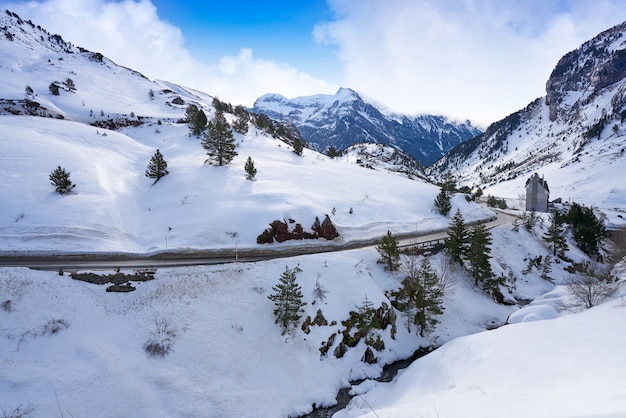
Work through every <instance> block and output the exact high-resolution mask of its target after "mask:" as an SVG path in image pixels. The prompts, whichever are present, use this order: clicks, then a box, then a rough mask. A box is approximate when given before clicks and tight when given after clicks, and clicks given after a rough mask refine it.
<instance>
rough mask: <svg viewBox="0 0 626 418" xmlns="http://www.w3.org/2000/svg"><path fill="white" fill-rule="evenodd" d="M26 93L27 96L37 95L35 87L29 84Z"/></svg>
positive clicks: (25, 89)
mask: <svg viewBox="0 0 626 418" xmlns="http://www.w3.org/2000/svg"><path fill="white" fill-rule="evenodd" d="M24 93H25V94H26V97H33V96H34V95H35V92H34V91H33V88H32V87H31V86H28V85H27V86H26V88H24Z"/></svg>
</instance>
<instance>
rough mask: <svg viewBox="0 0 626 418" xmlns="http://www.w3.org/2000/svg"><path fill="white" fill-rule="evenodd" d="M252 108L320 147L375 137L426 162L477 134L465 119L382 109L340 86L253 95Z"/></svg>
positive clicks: (373, 140) (342, 147) (343, 147)
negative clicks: (327, 91) (292, 94)
mask: <svg viewBox="0 0 626 418" xmlns="http://www.w3.org/2000/svg"><path fill="white" fill-rule="evenodd" d="M252 111H254V112H256V113H263V114H266V115H268V116H270V117H271V118H273V119H276V120H279V121H286V122H290V123H293V124H294V125H295V126H297V127H298V129H299V130H300V132H302V136H303V137H304V139H305V140H306V141H307V142H308V143H310V144H311V145H313V146H314V147H315V148H316V149H318V150H319V151H322V152H325V151H326V150H327V149H328V148H329V147H331V146H332V147H335V148H336V149H338V150H340V149H345V148H347V147H349V146H351V145H353V144H356V143H366V142H369V143H378V144H384V145H391V146H394V147H396V148H399V149H401V150H402V151H404V152H405V153H407V154H409V155H410V156H412V157H413V158H415V159H417V160H418V161H419V162H420V163H421V164H423V165H428V164H431V163H432V162H433V161H435V160H437V159H439V158H441V156H442V155H444V154H445V153H446V152H447V151H448V150H449V149H451V148H452V147H454V146H455V145H457V144H459V143H461V142H463V141H466V140H468V139H470V138H472V137H474V136H476V135H478V134H480V132H481V131H480V130H479V129H477V128H475V127H473V126H472V124H471V123H470V122H469V121H466V122H464V123H456V122H453V121H449V120H448V119H446V118H445V117H442V116H432V115H420V116H415V117H409V116H406V115H397V114H385V113H384V111H382V110H380V109H378V108H376V107H375V106H374V105H372V104H370V103H367V102H366V101H364V100H363V99H362V98H361V97H360V96H359V95H358V94H357V93H356V92H355V91H353V90H350V89H346V88H341V89H339V91H337V93H336V94H334V95H324V94H318V95H314V96H306V97H296V98H293V99H287V98H285V97H283V96H281V95H279V94H266V95H264V96H262V97H260V98H258V99H257V100H256V101H255V103H254V107H253V108H252Z"/></svg>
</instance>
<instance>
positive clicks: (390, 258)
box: [376, 231, 400, 271]
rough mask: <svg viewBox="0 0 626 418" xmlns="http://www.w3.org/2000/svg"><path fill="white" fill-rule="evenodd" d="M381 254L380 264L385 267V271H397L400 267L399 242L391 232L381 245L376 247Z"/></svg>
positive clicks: (384, 237)
mask: <svg viewBox="0 0 626 418" xmlns="http://www.w3.org/2000/svg"><path fill="white" fill-rule="evenodd" d="M376 250H377V251H378V253H379V254H380V258H379V259H378V261H377V263H378V264H384V265H385V271H396V270H398V267H400V250H399V249H398V240H397V239H396V237H395V236H394V235H392V234H391V231H387V235H385V236H383V237H382V239H381V241H380V243H379V244H378V246H377V247H376Z"/></svg>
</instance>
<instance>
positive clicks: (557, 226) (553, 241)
mask: <svg viewBox="0 0 626 418" xmlns="http://www.w3.org/2000/svg"><path fill="white" fill-rule="evenodd" d="M559 218H560V217H559V216H558V215H557V214H556V213H555V212H553V213H552V214H550V226H549V227H548V229H547V230H546V232H545V234H543V240H544V241H545V242H547V243H548V244H550V245H551V246H552V250H553V251H552V255H553V256H555V257H556V256H557V255H559V256H563V255H564V254H565V251H567V250H568V249H569V246H568V245H567V240H566V239H565V232H564V230H563V224H562V223H561V222H560V219H559Z"/></svg>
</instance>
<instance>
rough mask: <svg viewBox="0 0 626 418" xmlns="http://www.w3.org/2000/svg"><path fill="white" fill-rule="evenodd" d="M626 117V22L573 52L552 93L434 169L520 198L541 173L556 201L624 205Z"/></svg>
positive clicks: (560, 66)
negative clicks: (530, 180) (533, 176)
mask: <svg viewBox="0 0 626 418" xmlns="http://www.w3.org/2000/svg"><path fill="white" fill-rule="evenodd" d="M625 121H626V22H625V23H622V24H620V25H617V26H615V27H613V28H611V29H609V30H607V31H604V32H602V33H600V34H599V35H598V36H596V37H594V38H593V39H591V40H590V41H588V42H585V43H584V44H582V45H581V47H580V48H578V49H576V50H574V51H571V52H569V53H567V54H566V55H565V56H564V57H563V58H561V59H560V60H559V62H558V63H557V65H556V67H555V68H554V71H552V74H551V76H550V78H549V80H548V82H547V84H546V96H545V97H543V98H539V99H536V100H535V101H533V102H532V103H530V104H529V105H528V106H527V107H526V108H524V109H522V110H519V111H517V112H515V113H513V114H511V115H509V116H507V117H506V118H504V119H502V120H500V121H498V122H495V123H493V124H491V125H490V126H489V127H488V128H487V130H486V131H485V133H484V134H482V135H481V136H479V137H476V138H474V139H472V140H470V141H467V142H465V143H463V144H461V145H459V146H457V147H455V148H454V149H452V150H451V151H450V152H449V153H448V155H446V156H445V157H444V158H443V159H441V160H440V161H438V162H437V163H436V164H435V165H434V166H432V167H430V168H429V170H430V172H429V173H430V174H431V175H432V176H434V177H439V176H442V175H443V174H444V173H445V172H447V171H452V172H453V173H456V174H457V176H458V178H459V180H460V182H461V183H462V184H466V185H470V186H473V187H477V186H480V187H482V188H483V189H486V192H487V193H490V194H493V195H496V196H502V197H515V196H517V195H518V194H521V193H524V182H525V181H526V179H527V178H528V177H529V176H530V175H531V174H532V173H533V172H539V174H541V175H544V176H545V178H546V180H547V181H549V182H550V185H551V186H550V189H551V196H550V198H551V199H556V198H559V197H561V198H563V199H567V200H574V201H578V202H586V203H587V204H591V205H594V206H596V207H604V208H612V209H609V210H613V209H614V208H621V207H623V206H624V204H625V203H626V202H624V198H623V196H626V188H625V187H624V185H623V181H622V179H621V178H620V176H616V173H623V172H626V152H625V151H624V150H625V149H626V125H624V122H625ZM621 210H622V209H620V211H621ZM614 216H617V215H615V213H614ZM620 216H621V215H620ZM615 221H616V222H617V219H616V220H615Z"/></svg>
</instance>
